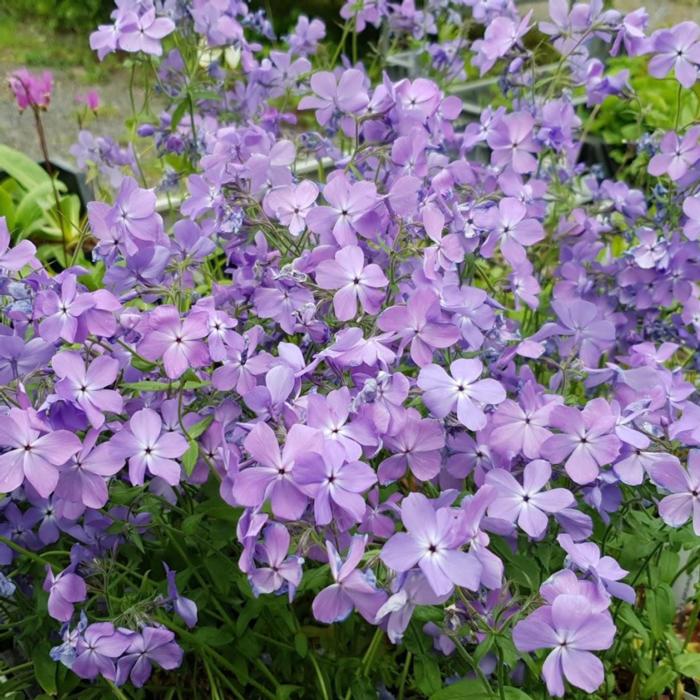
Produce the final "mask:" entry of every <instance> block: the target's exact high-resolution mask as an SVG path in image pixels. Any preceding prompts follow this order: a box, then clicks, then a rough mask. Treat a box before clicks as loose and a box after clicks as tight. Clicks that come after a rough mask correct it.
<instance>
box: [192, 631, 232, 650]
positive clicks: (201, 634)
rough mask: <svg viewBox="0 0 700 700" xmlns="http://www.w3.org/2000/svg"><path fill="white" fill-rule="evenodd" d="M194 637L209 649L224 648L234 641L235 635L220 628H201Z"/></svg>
mask: <svg viewBox="0 0 700 700" xmlns="http://www.w3.org/2000/svg"><path fill="white" fill-rule="evenodd" d="M194 636H195V637H197V639H198V640H199V641H200V642H201V643H202V644H205V645H206V646H208V647H224V646H226V645H227V644H230V643H231V642H232V641H233V635H232V634H231V633H230V632H227V631H226V630H224V629H221V628H220V627H200V628H199V629H197V631H196V632H195V633H194Z"/></svg>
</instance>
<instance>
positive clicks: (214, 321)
mask: <svg viewBox="0 0 700 700" xmlns="http://www.w3.org/2000/svg"><path fill="white" fill-rule="evenodd" d="M193 310H195V311H200V310H201V311H203V312H204V313H206V315H207V329H208V333H207V345H208V347H209V357H210V358H211V359H212V360H213V361H214V362H223V361H224V360H225V359H226V356H227V350H228V343H229V339H230V337H231V331H232V330H233V329H234V328H235V327H236V326H237V325H238V321H237V320H236V319H235V318H232V317H231V316H229V314H227V313H226V312H225V311H221V310H220V309H216V308H214V299H212V298H211V297H206V298H205V299H200V300H199V301H198V302H197V303H196V304H195V306H194V307H193Z"/></svg>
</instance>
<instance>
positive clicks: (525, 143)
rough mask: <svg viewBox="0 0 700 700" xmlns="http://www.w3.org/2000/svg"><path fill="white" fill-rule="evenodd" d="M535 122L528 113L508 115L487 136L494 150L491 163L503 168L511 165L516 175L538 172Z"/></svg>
mask: <svg viewBox="0 0 700 700" xmlns="http://www.w3.org/2000/svg"><path fill="white" fill-rule="evenodd" d="M534 125H535V120H534V119H533V118H532V116H531V115H530V114H528V113H527V112H514V113H512V114H507V115H505V116H504V117H502V118H501V119H499V120H498V122H497V123H495V124H494V125H493V128H492V129H491V131H490V132H489V134H488V136H487V139H486V141H487V143H488V145H489V146H490V147H491V149H492V151H493V152H492V154H491V162H492V163H493V164H494V165H496V166H498V167H501V168H505V167H506V166H508V165H510V166H511V167H512V168H513V170H515V172H516V173H520V174H523V173H532V172H535V170H537V159H536V158H535V157H534V156H533V155H532V154H533V153H536V152H537V150H538V146H537V144H536V143H535V141H534V138H533V131H532V130H533V127H534Z"/></svg>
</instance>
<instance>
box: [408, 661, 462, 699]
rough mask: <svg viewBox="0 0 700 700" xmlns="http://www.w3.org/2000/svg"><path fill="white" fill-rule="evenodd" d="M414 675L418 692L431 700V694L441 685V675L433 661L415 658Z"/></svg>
mask: <svg viewBox="0 0 700 700" xmlns="http://www.w3.org/2000/svg"><path fill="white" fill-rule="evenodd" d="M414 673H415V680H416V687H417V688H418V690H420V691H421V692H422V693H425V694H426V695H430V697H431V698H433V697H434V695H433V694H434V693H437V692H438V691H439V690H440V686H441V685H442V674H441V673H440V667H439V666H438V665H437V662H436V661H435V659H433V658H431V657H430V656H424V657H423V658H417V659H416V661H415V663H414ZM449 697H453V696H449ZM454 697H459V696H454Z"/></svg>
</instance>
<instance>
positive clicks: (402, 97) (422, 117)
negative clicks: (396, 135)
mask: <svg viewBox="0 0 700 700" xmlns="http://www.w3.org/2000/svg"><path fill="white" fill-rule="evenodd" d="M395 98H396V106H397V109H398V111H399V114H400V117H401V120H402V122H404V126H403V128H404V130H405V131H409V130H413V128H415V124H416V123H418V124H423V123H425V122H426V121H427V120H428V119H429V118H430V117H431V116H433V115H434V114H435V112H436V110H437V108H438V107H439V106H440V99H441V94H440V88H439V87H438V86H437V85H436V84H435V83H434V82H433V81H432V80H428V79H427V78H416V79H415V80H413V81H411V80H402V81H401V82H400V83H398V84H397V85H396V86H395Z"/></svg>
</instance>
